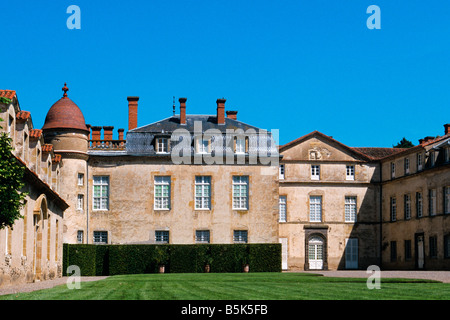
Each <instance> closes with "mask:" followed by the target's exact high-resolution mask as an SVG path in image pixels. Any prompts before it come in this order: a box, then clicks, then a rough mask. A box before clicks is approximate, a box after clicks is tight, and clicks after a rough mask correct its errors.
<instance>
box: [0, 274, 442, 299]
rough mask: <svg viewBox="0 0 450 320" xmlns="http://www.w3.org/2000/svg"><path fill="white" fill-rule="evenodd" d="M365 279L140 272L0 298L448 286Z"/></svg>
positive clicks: (403, 292)
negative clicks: (375, 283) (372, 283)
mask: <svg viewBox="0 0 450 320" xmlns="http://www.w3.org/2000/svg"><path fill="white" fill-rule="evenodd" d="M366 280H367V279H365V278H364V279H363V278H361V279H356V278H330V277H323V276H318V275H312V274H305V273H303V274H302V273H248V274H244V273H241V274H237V273H235V274H231V273H227V274H220V273H209V274H141V275H123V276H112V277H109V278H107V279H104V280H100V281H95V282H82V283H81V289H79V290H77V289H72V290H70V289H68V288H67V286H66V285H61V286H58V287H55V288H52V289H46V290H41V291H35V292H29V293H19V294H13V295H4V296H0V300H6V299H10V300H13V299H24V300H30V299H31V300H111V299H112V300H143V299H145V300H178V299H182V300H246V299H250V300H261V299H262V300H305V299H306V300H320V299H325V300H337V299H345V300H355V299H369V300H378V299H389V300H392V299H408V300H411V299H420V300H425V299H432V300H442V299H449V297H450V284H445V283H439V282H433V281H429V282H426V281H423V280H420V281H419V280H405V279H381V289H379V290H377V289H373V290H369V289H368V288H367V286H366Z"/></svg>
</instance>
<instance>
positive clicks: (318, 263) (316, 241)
mask: <svg viewBox="0 0 450 320" xmlns="http://www.w3.org/2000/svg"><path fill="white" fill-rule="evenodd" d="M323 248H324V241H323V239H322V237H320V236H312V237H310V238H309V241H308V262H309V269H310V270H322V269H323V261H324V249H323Z"/></svg>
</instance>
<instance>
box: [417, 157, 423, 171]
mask: <svg viewBox="0 0 450 320" xmlns="http://www.w3.org/2000/svg"><path fill="white" fill-rule="evenodd" d="M422 168H423V159H422V154H421V153H418V154H417V171H420V170H422Z"/></svg>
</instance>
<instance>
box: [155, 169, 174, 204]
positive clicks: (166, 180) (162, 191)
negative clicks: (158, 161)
mask: <svg viewBox="0 0 450 320" xmlns="http://www.w3.org/2000/svg"><path fill="white" fill-rule="evenodd" d="M154 181H155V204H154V209H156V210H169V209H170V176H156V177H155V180H154Z"/></svg>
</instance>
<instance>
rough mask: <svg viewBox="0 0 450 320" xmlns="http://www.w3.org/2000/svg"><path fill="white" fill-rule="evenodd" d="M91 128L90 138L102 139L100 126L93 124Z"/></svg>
mask: <svg viewBox="0 0 450 320" xmlns="http://www.w3.org/2000/svg"><path fill="white" fill-rule="evenodd" d="M91 129H92V140H102V137H101V135H102V127H98V126H93V127H91Z"/></svg>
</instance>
